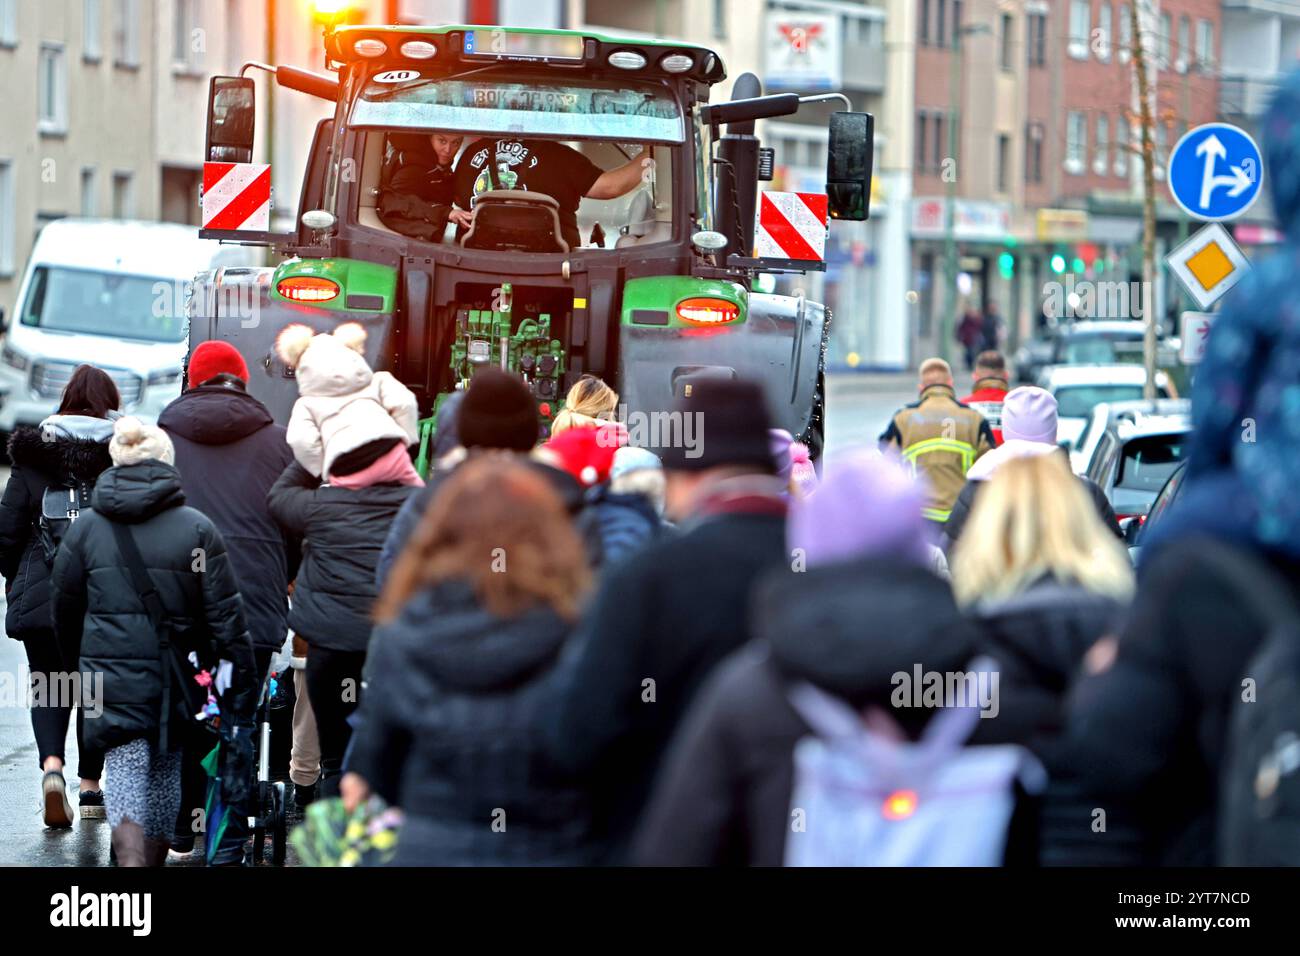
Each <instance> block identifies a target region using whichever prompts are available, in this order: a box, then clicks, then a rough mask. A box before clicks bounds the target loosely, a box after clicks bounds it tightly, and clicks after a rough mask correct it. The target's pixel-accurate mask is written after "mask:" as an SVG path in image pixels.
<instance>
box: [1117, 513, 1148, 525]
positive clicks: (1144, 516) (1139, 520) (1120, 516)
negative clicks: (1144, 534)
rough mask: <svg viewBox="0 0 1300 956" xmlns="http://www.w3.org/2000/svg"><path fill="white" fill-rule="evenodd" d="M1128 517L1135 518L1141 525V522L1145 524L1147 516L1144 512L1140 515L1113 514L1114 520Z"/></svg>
mask: <svg viewBox="0 0 1300 956" xmlns="http://www.w3.org/2000/svg"><path fill="white" fill-rule="evenodd" d="M1128 518H1137V523H1138V524H1140V525H1141V524H1146V520H1147V516H1146V515H1145V514H1140V515H1138V514H1116V515H1115V521H1116V522H1119V521H1124V520H1126V519H1128Z"/></svg>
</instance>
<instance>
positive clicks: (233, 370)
mask: <svg viewBox="0 0 1300 956" xmlns="http://www.w3.org/2000/svg"><path fill="white" fill-rule="evenodd" d="M223 372H225V373H227V374H229V375H234V376H237V377H238V378H241V379H243V380H244V381H245V382H247V381H248V364H247V363H246V362H245V361H244V357H243V356H242V355H240V354H239V350H238V349H237V348H235V347H234V346H233V345H231V344H230V343H229V342H221V341H218V340H217V339H210V340H209V341H207V342H203V343H200V345H199V346H198V348H196V349H195V350H194V351H193V353H191V355H190V388H194V387H195V386H197V385H202V384H203V383H204V382H206V381H208V380H209V379H213V378H216V377H217V376H218V375H220V374H222V373H223Z"/></svg>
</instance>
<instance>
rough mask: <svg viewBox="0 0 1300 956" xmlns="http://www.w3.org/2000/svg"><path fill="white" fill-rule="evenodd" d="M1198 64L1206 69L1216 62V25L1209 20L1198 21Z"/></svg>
mask: <svg viewBox="0 0 1300 956" xmlns="http://www.w3.org/2000/svg"><path fill="white" fill-rule="evenodd" d="M1196 62H1197V63H1199V64H1200V65H1201V66H1202V67H1203V68H1205V69H1209V67H1210V65H1211V64H1212V63H1213V62H1214V24H1213V23H1211V22H1210V21H1209V20H1197V21H1196Z"/></svg>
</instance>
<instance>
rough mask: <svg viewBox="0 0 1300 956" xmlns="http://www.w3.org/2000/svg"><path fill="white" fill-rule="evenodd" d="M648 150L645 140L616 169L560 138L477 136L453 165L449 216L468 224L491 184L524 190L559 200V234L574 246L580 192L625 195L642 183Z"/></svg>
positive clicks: (577, 238) (578, 239)
mask: <svg viewBox="0 0 1300 956" xmlns="http://www.w3.org/2000/svg"><path fill="white" fill-rule="evenodd" d="M652 155H653V153H652V152H651V147H650V146H648V145H647V146H644V147H643V148H642V151H641V152H640V153H638V154H637V155H636V156H635V157H634V158H633V159H631V160H630V161H629V162H627V163H625V164H623V165H622V166H619V167H618V168H617V169H611V170H603V169H601V168H600V167H599V166H597V165H596V164H595V163H593V162H592V161H591V160H590V159H588V158H587V157H586V156H584V155H583V154H582V153H580V152H578V151H577V150H576V149H573V148H572V147H570V146H566V145H564V144H563V143H556V142H552V141H550V140H533V139H524V140H520V139H497V140H493V139H488V138H483V139H478V140H475V141H474V142H472V143H470V145H469V146H468V147H467V148H466V149H465V152H464V154H463V155H462V156H461V158H460V162H459V163H458V164H457V166H456V177H455V200H456V206H457V208H456V209H453V210H452V212H451V221H452V222H454V223H456V224H457V225H458V226H460V227H461V228H462V229H465V228H468V226H469V223H470V218H471V210H472V209H473V208H474V203H475V202H476V201H477V200H478V197H479V196H481V195H483V194H484V193H485V192H487V191H489V190H491V189H527V190H529V191H531V192H538V193H543V194H544V195H547V196H550V197H551V198H552V199H554V200H555V201H556V202H557V203H559V204H560V209H559V218H560V237H561V238H562V239H563V240H564V241H565V242H566V243H568V245H569V248H570V249H576V248H578V247H579V246H580V245H581V244H582V239H581V237H580V236H579V234H578V203H579V202H581V201H582V197H584V196H586V197H588V198H590V199H617V198H618V197H619V196H626V195H627V194H628V193H630V192H631V191H632V190H634V189H636V187H637V186H639V185H640V184H641V182H642V179H643V178H644V176H645V173H646V171H647V168H648V166H647V164H648V163H649V162H650V160H651V156H652ZM494 173H495V175H493V174H494ZM494 180H495V183H494Z"/></svg>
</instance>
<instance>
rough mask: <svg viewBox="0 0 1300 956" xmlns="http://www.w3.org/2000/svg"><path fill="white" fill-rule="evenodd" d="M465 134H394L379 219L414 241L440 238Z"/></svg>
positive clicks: (447, 212) (387, 163) (432, 240)
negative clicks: (457, 154)
mask: <svg viewBox="0 0 1300 956" xmlns="http://www.w3.org/2000/svg"><path fill="white" fill-rule="evenodd" d="M464 140H465V137H464V136H460V135H458V134H453V133H433V134H432V135H429V136H425V135H423V134H420V135H419V136H418V137H414V138H413V137H409V136H405V137H402V136H398V135H394V136H391V137H390V139H389V144H390V146H391V147H392V153H391V154H390V157H389V161H388V162H386V163H385V169H384V176H383V179H382V185H381V186H380V192H379V218H380V219H381V220H382V221H383V222H384V224H385V225H386V226H388V227H389V228H390V229H393V230H396V231H397V232H400V233H401V234H402V235H404V236H410V237H411V238H413V239H423V240H425V241H426V242H441V241H442V235H443V232H445V231H446V228H447V219H448V214H449V213H450V212H451V209H452V205H451V204H452V201H453V200H454V199H455V190H454V182H455V173H454V171H453V169H452V167H453V165H454V164H455V162H456V153H457V152H459V151H460V144H461V143H462V142H464Z"/></svg>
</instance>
